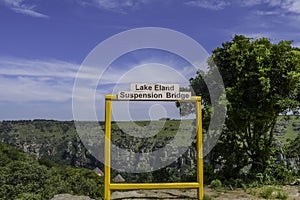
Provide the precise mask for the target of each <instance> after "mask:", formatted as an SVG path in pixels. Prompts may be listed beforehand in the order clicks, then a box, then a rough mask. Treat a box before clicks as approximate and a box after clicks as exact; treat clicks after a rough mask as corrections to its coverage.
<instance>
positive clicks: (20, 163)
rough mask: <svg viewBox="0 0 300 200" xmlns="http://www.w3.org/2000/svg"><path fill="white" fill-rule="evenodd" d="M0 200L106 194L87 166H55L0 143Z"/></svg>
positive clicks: (99, 179)
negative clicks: (79, 167) (84, 167)
mask: <svg viewBox="0 0 300 200" xmlns="http://www.w3.org/2000/svg"><path fill="white" fill-rule="evenodd" d="M0 163H1V165H0V185H1V187H0V199H20V200H21V199H22V200H26V199H28V200H29V199H30V200H42V199H51V198H52V197H53V196H54V195H55V194H59V193H70V194H74V195H87V196H90V197H92V198H96V199H101V198H102V197H103V180H102V178H100V177H99V176H98V175H96V174H95V173H94V172H93V171H91V170H88V169H75V168H70V167H67V168H65V167H61V166H58V165H53V164H51V162H46V161H45V160H43V161H41V162H40V163H42V165H41V164H40V163H39V162H38V161H37V160H36V158H34V157H33V156H30V155H27V154H24V153H20V152H18V151H17V150H16V149H14V148H12V147H9V146H8V145H5V144H3V143H0Z"/></svg>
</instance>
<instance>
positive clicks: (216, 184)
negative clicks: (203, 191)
mask: <svg viewBox="0 0 300 200" xmlns="http://www.w3.org/2000/svg"><path fill="white" fill-rule="evenodd" d="M210 186H211V187H212V188H214V189H219V188H221V187H222V182H221V181H220V180H219V179H215V180H212V181H211V183H210Z"/></svg>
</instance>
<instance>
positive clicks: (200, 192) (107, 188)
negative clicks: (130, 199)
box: [104, 94, 204, 200]
mask: <svg viewBox="0 0 300 200" xmlns="http://www.w3.org/2000/svg"><path fill="white" fill-rule="evenodd" d="M112 101H121V100H118V99H117V97H116V95H111V94H108V95H106V96H105V145H104V148H105V149H104V164H105V166H104V199H105V200H110V192H111V190H139V189H183V188H194V189H197V196H198V199H199V200H203V197H204V189H203V149H202V109H201V97H199V96H193V97H192V98H191V100H184V101H180V102H196V109H197V155H198V156H197V182H180V183H111V182H110V151H111V149H110V142H111V109H112ZM123 101H124V100H123ZM138 101H140V100H138ZM172 101H174V100H172Z"/></svg>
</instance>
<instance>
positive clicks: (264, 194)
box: [260, 187, 275, 199]
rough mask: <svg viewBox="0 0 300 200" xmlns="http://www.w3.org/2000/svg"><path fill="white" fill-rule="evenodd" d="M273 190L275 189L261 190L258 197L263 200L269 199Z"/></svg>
mask: <svg viewBox="0 0 300 200" xmlns="http://www.w3.org/2000/svg"><path fill="white" fill-rule="evenodd" d="M274 190H275V189H274V188H273V187H266V188H263V189H262V192H261V193H260V196H261V197H262V198H265V199H271V197H272V194H273V192H274Z"/></svg>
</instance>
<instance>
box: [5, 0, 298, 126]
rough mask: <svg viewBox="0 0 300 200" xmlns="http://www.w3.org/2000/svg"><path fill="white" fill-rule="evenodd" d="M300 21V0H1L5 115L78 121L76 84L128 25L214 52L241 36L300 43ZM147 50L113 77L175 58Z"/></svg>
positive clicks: (176, 62) (109, 76)
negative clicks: (92, 55) (87, 62)
mask: <svg viewBox="0 0 300 200" xmlns="http://www.w3.org/2000/svg"><path fill="white" fill-rule="evenodd" d="M299 24H300V1H298V0H241V1H237V0H236V1H235V0H224V1H221V0H186V1H185V0H83V1H80V0H43V1H42V0H0V25H1V26H0V27H1V28H0V30H1V31H0V36H1V37H0V94H1V95H0V120H11V119H14V120H17V119H35V118H43V119H58V120H72V119H73V116H72V90H73V85H74V80H75V77H76V73H77V71H78V69H79V67H80V65H81V63H82V62H83V61H84V59H85V58H86V56H87V55H88V54H89V52H90V51H91V50H92V49H93V48H94V47H96V46H97V45H98V44H99V43H100V42H102V41H104V40H105V39H107V38H109V37H111V36H113V35H115V34H117V33H120V32H122V31H126V30H130V29H133V28H140V27H163V28H169V29H173V30H176V31H179V32H181V33H184V34H186V35H187V36H189V37H191V38H193V39H194V40H196V41H197V42H198V43H199V44H201V45H202V46H203V47H204V48H205V49H206V51H207V52H208V53H209V54H210V53H211V51H212V50H213V49H214V48H216V47H217V46H220V45H221V44H222V42H226V41H229V40H230V39H231V38H232V37H233V35H234V34H244V35H246V36H249V37H254V38H259V37H268V38H270V39H271V40H272V41H273V42H278V41H280V40H293V41H294V43H293V45H294V46H298V47H300V37H299V36H300V26H299ZM147 53H149V54H147V55H145V53H144V54H143V53H139V52H136V53H135V54H134V53H133V54H131V55H129V56H128V57H127V58H120V60H119V61H116V62H115V63H118V65H114V66H115V67H112V70H111V72H110V71H108V72H107V76H106V78H107V79H111V80H114V79H113V75H114V76H118V77H120V76H122V73H123V74H124V73H126V70H128V65H129V64H130V63H132V64H133V66H136V65H138V64H144V63H146V62H145V60H149V59H150V60H151V58H153V59H152V60H155V61H156V62H159V61H157V60H156V59H154V58H157V57H159V58H160V61H161V62H162V63H163V64H166V62H164V58H170V56H171V57H172V55H165V53H162V54H160V55H158V54H159V53H157V52H155V51H152V52H147ZM149 55H150V56H149ZM173 62H174V63H168V65H176V67H177V68H181V69H182V70H184V65H185V63H184V61H182V60H180V59H173ZM124 66H127V67H126V68H124ZM118 67H119V68H118ZM122 67H123V68H122ZM91 75H92V74H91ZM189 75H190V74H189ZM87 78H88V77H87ZM139 78H141V77H139ZM104 84H107V87H105V86H104V85H101V86H99V90H103V91H102V92H103V93H110V92H112V91H111V88H112V86H111V85H113V84H114V83H111V82H107V83H104ZM128 87H129V86H128ZM102 104H103V102H102V103H100V105H99V111H97V112H99V114H98V113H97V114H98V115H99V118H100V119H101V117H102V116H103V112H102V111H103V105H102ZM142 106H144V105H142ZM158 107H159V105H155V106H154V107H153V105H152V108H153V109H152V111H153V113H154V114H153V113H152V114H153V115H155V113H156V112H157V113H158V114H157V115H159V114H161V113H160V112H159V110H160V109H158ZM152 111H151V112H152ZM101 113H102V114H101ZM135 115H137V118H145V116H144V115H142V114H141V115H138V114H135ZM150 115H151V113H150ZM168 115H169V114H168ZM170 115H172V116H173V115H176V114H175V113H170Z"/></svg>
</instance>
